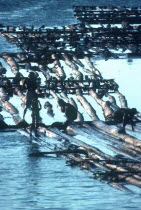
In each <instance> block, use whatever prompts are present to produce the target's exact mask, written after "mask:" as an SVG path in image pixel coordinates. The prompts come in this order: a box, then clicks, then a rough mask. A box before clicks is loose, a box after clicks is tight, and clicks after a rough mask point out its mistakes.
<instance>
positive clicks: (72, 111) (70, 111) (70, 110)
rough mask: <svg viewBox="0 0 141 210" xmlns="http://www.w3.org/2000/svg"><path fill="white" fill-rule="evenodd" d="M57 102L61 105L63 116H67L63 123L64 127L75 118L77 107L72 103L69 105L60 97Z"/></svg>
mask: <svg viewBox="0 0 141 210" xmlns="http://www.w3.org/2000/svg"><path fill="white" fill-rule="evenodd" d="M58 104H59V106H60V107H61V112H64V113H65V116H66V118H67V120H66V122H65V123H64V127H65V128H66V127H67V126H68V125H70V124H71V123H72V122H73V121H74V120H76V118H77V109H76V108H75V107H74V106H73V105H71V104H69V103H66V102H65V101H63V100H62V99H59V100H58Z"/></svg>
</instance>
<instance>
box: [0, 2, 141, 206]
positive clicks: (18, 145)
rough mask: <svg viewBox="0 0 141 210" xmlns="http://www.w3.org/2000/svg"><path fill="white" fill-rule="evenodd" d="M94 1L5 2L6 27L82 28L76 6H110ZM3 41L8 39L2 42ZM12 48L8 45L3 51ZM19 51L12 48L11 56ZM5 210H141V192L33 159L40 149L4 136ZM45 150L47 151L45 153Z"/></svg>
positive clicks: (0, 194) (1, 176)
mask: <svg viewBox="0 0 141 210" xmlns="http://www.w3.org/2000/svg"><path fill="white" fill-rule="evenodd" d="M106 3H107V2H105V1H102V0H101V1H100V0H99V1H96V0H95V1H94V0H93V1H92V0H91V1H90V0H73V1H70V0H58V1H57V0H40V1H38V0H28V1H27V0H25V1H21V0H7V1H5V0H0V23H1V24H4V25H14V26H19V25H23V24H24V25H27V26H31V25H35V26H36V27H39V26H41V25H46V26H48V27H54V26H64V25H68V24H73V23H76V22H77V21H76V19H75V18H74V17H73V10H72V6H73V5H96V4H97V5H106ZM108 4H112V5H129V6H134V5H135V6H139V5H141V2H140V1H139V0H138V1H131V0H127V1H122V0H120V1H119V0H118V1H117V0H115V1H111V0H109V1H108ZM1 40H3V39H1ZM8 48H9V45H8V44H6V42H5V41H4V40H3V41H2V42H1V48H0V52H5V51H7V49H8ZM12 50H13V51H14V50H16V49H15V48H14V49H13V48H10V51H12ZM0 142H1V145H0V209H2V210H19V209H22V210H23V209H26V210H28V209H29V210H42V209H57V210H58V209H60V210H81V209H82V210H85V209H88V208H89V209H92V210H93V209H95V210H103V209H107V210H113V209H115V210H121V209H122V210H128V209H135V210H136V209H141V207H140V206H141V197H140V194H141V191H140V190H139V189H136V188H132V189H133V191H134V193H127V192H122V191H119V190H117V189H115V188H112V187H111V186H109V185H108V184H107V183H101V182H100V181H99V180H95V179H93V178H92V176H91V175H90V174H88V173H86V172H84V171H82V170H80V169H79V168H71V167H69V166H67V165H66V162H65V159H64V158H54V157H49V158H47V157H30V156H29V154H30V153H32V152H35V151H39V150H40V149H41V148H38V146H37V145H35V144H33V143H31V142H30V140H29V139H28V138H27V137H24V136H21V135H20V134H18V133H0ZM42 149H43V148H42Z"/></svg>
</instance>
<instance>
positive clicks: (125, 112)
mask: <svg viewBox="0 0 141 210" xmlns="http://www.w3.org/2000/svg"><path fill="white" fill-rule="evenodd" d="M135 114H137V110H136V108H132V109H128V108H120V109H118V110H116V111H115V112H114V120H115V122H116V123H123V129H125V126H126V125H127V124H130V125H131V126H132V131H134V122H133V117H134V115H135Z"/></svg>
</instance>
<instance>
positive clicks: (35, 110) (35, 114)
mask: <svg viewBox="0 0 141 210" xmlns="http://www.w3.org/2000/svg"><path fill="white" fill-rule="evenodd" d="M41 108H42V106H41V103H40V101H39V100H38V97H37V95H36V94H35V95H34V98H33V99H32V103H31V111H32V114H31V116H32V124H31V129H30V136H31V135H32V130H33V129H34V131H35V136H38V135H37V128H38V124H39V119H40V114H39V112H40V110H41Z"/></svg>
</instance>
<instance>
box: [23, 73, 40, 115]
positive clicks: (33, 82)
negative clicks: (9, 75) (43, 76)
mask: <svg viewBox="0 0 141 210" xmlns="http://www.w3.org/2000/svg"><path fill="white" fill-rule="evenodd" d="M23 88H26V89H27V92H26V101H25V108H24V113H23V119H24V117H25V114H26V111H27V109H28V108H29V107H30V106H31V103H32V99H33V98H34V96H35V90H36V89H37V78H36V75H35V73H34V72H30V73H29V76H28V78H27V79H26V80H25V81H24V83H23Z"/></svg>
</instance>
